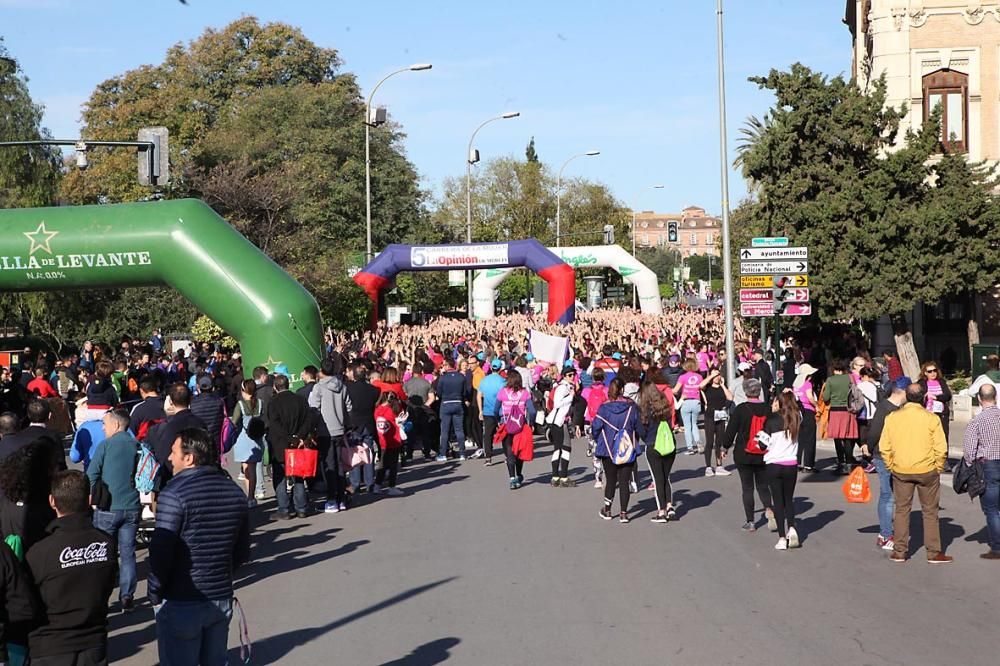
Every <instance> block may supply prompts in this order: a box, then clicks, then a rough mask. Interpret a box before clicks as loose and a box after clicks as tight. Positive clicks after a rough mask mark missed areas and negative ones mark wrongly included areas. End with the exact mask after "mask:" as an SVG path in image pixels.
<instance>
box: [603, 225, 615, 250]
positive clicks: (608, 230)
mask: <svg viewBox="0 0 1000 666" xmlns="http://www.w3.org/2000/svg"><path fill="white" fill-rule="evenodd" d="M604 244H605V245H614V244H615V227H614V225H611V224H605V225H604Z"/></svg>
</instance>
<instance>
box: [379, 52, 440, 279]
mask: <svg viewBox="0 0 1000 666" xmlns="http://www.w3.org/2000/svg"><path fill="white" fill-rule="evenodd" d="M431 67H433V65H431V64H430V63H416V64H414V65H410V66H409V67H404V68H402V69H397V70H396V71H395V72H392V73H390V74H387V75H385V76H384V77H382V80H381V81H379V82H378V83H376V84H375V87H374V88H372V91H371V92H370V93H368V99H367V101H366V102H365V231H366V234H367V245H366V250H365V261H366V262H367V261H371V260H372V160H371V136H370V132H371V128H372V127H378V126H379V125H381V124H382V123H384V122H385V118H384V117H382V118H372V98H373V97H375V91H377V90H378V89H379V86H381V85H382V84H383V83H385V82H386V81H387V80H388V79H390V78H392V77H393V76H396V75H397V74H402V73H403V72H422V71H424V70H427V69H430V68H431Z"/></svg>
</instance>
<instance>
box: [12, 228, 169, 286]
mask: <svg viewBox="0 0 1000 666" xmlns="http://www.w3.org/2000/svg"><path fill="white" fill-rule="evenodd" d="M23 235H24V236H25V237H26V238H27V239H28V240H29V241H30V246H29V247H28V248H27V250H28V253H27V254H26V255H0V270H4V271H26V273H25V275H26V277H28V279H32V280H45V279H54V278H62V277H66V273H65V270H66V269H69V270H73V269H78V268H88V269H89V268H117V267H126V266H150V265H152V263H153V260H152V258H151V257H150V253H149V252H148V251H134V252H86V253H66V254H62V253H60V254H56V253H55V252H53V251H52V245H51V243H52V239H54V238H55V237H56V236H58V235H59V232H58V231H49V230H48V229H47V228H46V227H45V222H40V223H39V224H38V228H37V229H35V230H34V231H25V232H23ZM45 255H48V256H45ZM53 269H58V270H53Z"/></svg>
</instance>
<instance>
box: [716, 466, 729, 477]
mask: <svg viewBox="0 0 1000 666" xmlns="http://www.w3.org/2000/svg"><path fill="white" fill-rule="evenodd" d="M715 475H716V476H732V475H733V473H732V472H730V471H729V470H728V469H726V468H725V467H723V466H722V465H718V466H717V467H716V468H715Z"/></svg>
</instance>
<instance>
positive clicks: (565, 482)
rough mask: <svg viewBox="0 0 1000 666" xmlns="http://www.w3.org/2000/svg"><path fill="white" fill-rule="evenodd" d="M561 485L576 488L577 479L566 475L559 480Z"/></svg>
mask: <svg viewBox="0 0 1000 666" xmlns="http://www.w3.org/2000/svg"><path fill="white" fill-rule="evenodd" d="M559 485H560V486H562V487H563V488H576V481H574V480H573V479H571V478H569V477H568V476H564V477H563V478H561V479H560V480H559Z"/></svg>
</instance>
